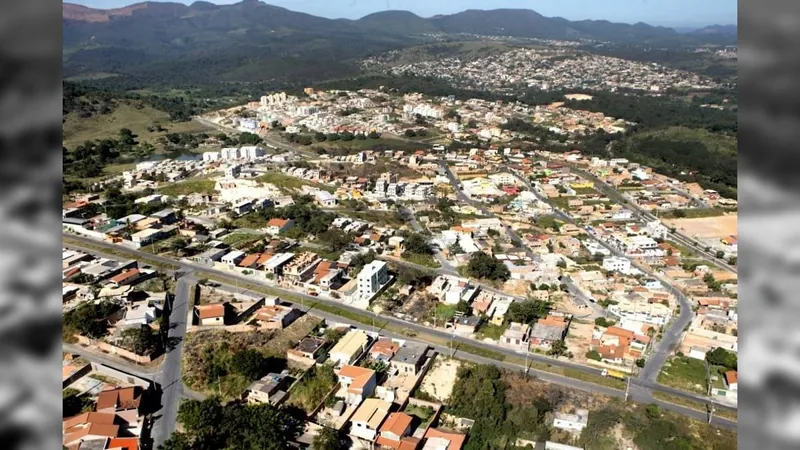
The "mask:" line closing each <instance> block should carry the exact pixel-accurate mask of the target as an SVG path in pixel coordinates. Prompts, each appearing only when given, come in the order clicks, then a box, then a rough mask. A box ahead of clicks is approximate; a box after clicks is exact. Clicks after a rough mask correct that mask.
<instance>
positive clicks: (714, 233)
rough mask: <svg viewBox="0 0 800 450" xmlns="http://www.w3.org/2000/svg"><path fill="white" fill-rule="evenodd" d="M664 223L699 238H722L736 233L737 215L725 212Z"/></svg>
mask: <svg viewBox="0 0 800 450" xmlns="http://www.w3.org/2000/svg"><path fill="white" fill-rule="evenodd" d="M665 223H667V225H669V226H672V227H675V228H676V229H677V230H678V231H680V232H683V233H685V234H686V235H688V236H692V237H696V238H699V239H709V238H723V237H726V236H730V235H736V234H737V233H738V225H739V216H738V215H737V214H727V215H724V216H718V217H703V218H697V219H673V220H665Z"/></svg>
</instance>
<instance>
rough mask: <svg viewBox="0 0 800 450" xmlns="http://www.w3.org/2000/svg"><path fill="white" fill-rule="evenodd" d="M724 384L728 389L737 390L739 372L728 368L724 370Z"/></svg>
mask: <svg viewBox="0 0 800 450" xmlns="http://www.w3.org/2000/svg"><path fill="white" fill-rule="evenodd" d="M725 386H727V387H728V390H730V391H738V390H739V372H737V371H735V370H729V371H727V372H725Z"/></svg>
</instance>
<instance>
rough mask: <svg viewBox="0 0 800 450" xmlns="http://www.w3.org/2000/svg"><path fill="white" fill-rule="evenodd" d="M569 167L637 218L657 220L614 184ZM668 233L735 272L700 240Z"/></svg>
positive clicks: (681, 234) (735, 269)
mask: <svg viewBox="0 0 800 450" xmlns="http://www.w3.org/2000/svg"><path fill="white" fill-rule="evenodd" d="M570 169H571V170H573V171H574V172H575V173H577V174H578V175H580V176H582V177H584V178H586V179H587V180H590V181H592V182H594V183H595V185H596V186H598V187H600V190H601V191H603V192H605V193H606V194H607V195H608V196H609V197H611V198H613V199H615V200H618V201H620V200H625V201H626V202H627V206H628V207H629V208H630V209H631V210H633V212H634V213H635V215H636V217H637V218H638V219H639V220H651V221H652V220H658V218H657V217H656V216H654V215H653V214H652V213H650V212H649V211H646V210H644V209H642V208H641V207H639V205H637V204H635V203H634V202H632V201H630V200H629V199H628V198H626V197H625V196H624V195H623V194H621V193H620V192H619V191H617V190H616V189H615V188H614V186H611V185H610V184H608V183H606V182H605V181H603V180H601V179H600V178H598V177H596V176H594V175H592V174H591V173H589V172H586V171H584V170H581V169H579V168H577V167H574V166H572V165H570ZM669 235H670V237H671V238H672V239H673V240H675V241H677V242H678V243H680V244H682V245H685V246H687V247H689V248H691V249H692V250H693V251H695V252H697V253H698V254H699V255H700V256H702V257H703V259H705V260H706V261H710V262H712V263H714V264H716V265H717V266H719V267H721V268H723V269H725V270H727V271H729V272H733V273H737V270H738V269H737V268H736V267H735V266H732V265H730V264H728V262H727V261H725V260H723V259H719V258H717V257H716V255H713V254H711V253H709V252H706V251H705V247H706V246H705V245H703V244H702V243H701V242H697V241H695V240H694V238H692V237H691V236H687V235H685V234H683V233H681V232H678V231H676V232H674V233H672V232H670V233H669Z"/></svg>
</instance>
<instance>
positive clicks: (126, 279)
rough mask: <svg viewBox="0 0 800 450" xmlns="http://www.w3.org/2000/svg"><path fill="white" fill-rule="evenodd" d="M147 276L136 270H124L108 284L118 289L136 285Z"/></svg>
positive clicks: (110, 279)
mask: <svg viewBox="0 0 800 450" xmlns="http://www.w3.org/2000/svg"><path fill="white" fill-rule="evenodd" d="M145 275H146V274H144V273H142V272H141V271H139V269H136V268H134V269H129V270H124V271H122V272H121V273H119V274H117V275H114V276H113V277H111V278H109V279H108V282H109V283H111V285H113V286H116V287H119V286H127V285H130V284H134V283H136V282H137V281H139V280H140V279H141V278H142V277H143V276H145Z"/></svg>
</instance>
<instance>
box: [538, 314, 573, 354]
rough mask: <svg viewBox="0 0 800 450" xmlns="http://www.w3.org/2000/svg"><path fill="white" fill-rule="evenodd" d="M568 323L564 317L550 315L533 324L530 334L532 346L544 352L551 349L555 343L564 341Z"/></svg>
mask: <svg viewBox="0 0 800 450" xmlns="http://www.w3.org/2000/svg"><path fill="white" fill-rule="evenodd" d="M567 326H568V323H567V321H566V320H565V318H564V317H561V316H553V315H548V316H547V317H545V318H544V319H541V320H539V321H537V322H536V323H535V324H533V329H532V330H531V334H530V342H531V346H534V347H538V348H541V349H543V350H548V349H550V346H551V345H552V344H553V342H556V341H560V340H562V339H564V335H566V333H567Z"/></svg>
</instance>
